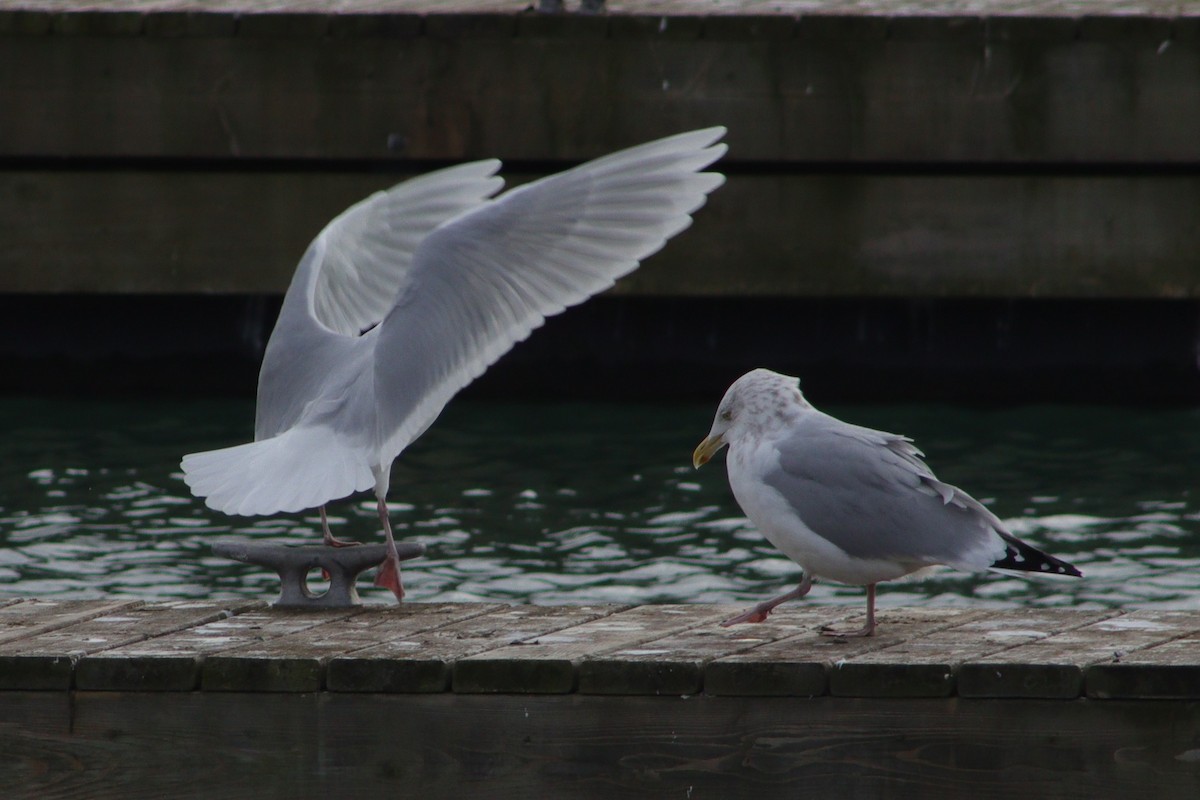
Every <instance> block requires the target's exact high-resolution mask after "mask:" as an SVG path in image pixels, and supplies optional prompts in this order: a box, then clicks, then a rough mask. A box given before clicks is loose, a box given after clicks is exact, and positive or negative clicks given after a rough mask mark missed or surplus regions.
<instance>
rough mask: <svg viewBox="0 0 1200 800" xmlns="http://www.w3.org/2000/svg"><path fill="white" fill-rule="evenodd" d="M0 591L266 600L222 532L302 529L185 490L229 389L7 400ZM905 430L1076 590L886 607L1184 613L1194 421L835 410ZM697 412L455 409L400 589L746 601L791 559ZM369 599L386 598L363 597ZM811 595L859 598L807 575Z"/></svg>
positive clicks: (1194, 505) (434, 462) (1002, 587)
mask: <svg viewBox="0 0 1200 800" xmlns="http://www.w3.org/2000/svg"><path fill="white" fill-rule="evenodd" d="M2 405H3V409H2V410H3V417H2V419H3V420H4V422H3V423H0V424H2V426H3V436H2V437H0V454H2V455H3V461H2V462H0V463H3V465H4V467H3V470H2V471H0V544H2V545H3V546H0V596H39V597H51V596H59V597H76V598H95V597H137V598H145V599H152V600H153V599H167V598H190V597H204V596H211V597H261V598H268V599H269V598H271V597H273V596H274V595H275V592H276V579H275V577H274V576H273V575H269V574H264V573H261V572H259V571H257V570H256V569H254V568H251V567H247V566H245V565H241V564H237V563H234V562H228V561H225V560H224V559H219V558H215V557H214V556H212V555H211V552H210V550H209V544H210V542H211V541H212V539H213V538H215V537H217V536H226V535H237V536H246V537H252V538H257V539H270V540H275V541H281V542H287V543H292V544H312V543H316V542H317V541H318V540H319V530H320V526H319V521H318V519H317V518H316V516H315V515H309V514H295V515H280V516H279V517H275V518H269V519H267V518H252V517H227V516H225V515H223V514H219V513H217V512H213V511H211V510H209V509H208V508H206V507H204V506H203V505H202V504H201V503H200V502H198V501H196V500H194V499H193V498H192V497H191V496H190V495H189V494H188V493H187V488H186V487H185V486H184V484H183V482H182V480H181V475H180V473H179V471H178V460H179V456H180V455H181V454H183V453H185V452H190V451H194V450H201V449H207V448H210V447H216V446H222V445H226V444H233V443H236V442H240V441H243V440H244V439H246V438H247V437H248V436H249V434H250V425H251V420H252V419H253V407H252V405H251V404H249V403H245V402H233V401H205V402H196V403H182V402H178V403H170V402H157V403H107V404H105V403H99V404H98V403H87V404H83V403H74V402H69V401H62V400H52V401H46V400H34V399H18V400H6V401H3V402H2ZM833 411H834V412H835V413H837V414H839V415H840V416H842V417H844V418H846V419H848V420H851V421H854V422H857V423H860V424H865V425H871V426H876V427H881V428H884V429H888V430H894V431H897V432H903V433H907V434H909V435H911V436H913V437H914V438H916V439H917V442H918V444H920V445H921V446H922V448H923V449H924V450H925V452H926V453H927V454H928V455H929V460H930V463H931V464H932V465H933V467H934V469H935V470H936V471H937V472H938V474H939V476H940V477H942V478H944V479H945V480H948V481H950V482H953V483H957V484H960V485H962V486H963V487H964V488H966V489H967V490H968V491H971V492H972V493H974V494H975V495H976V496H977V497H979V498H980V499H981V500H983V501H984V502H987V503H988V504H989V505H991V507H992V508H993V509H994V510H995V511H996V512H997V513H998V514H999V515H1000V516H1001V517H1002V518H1004V519H1006V520H1007V521H1008V522H1009V524H1010V525H1011V527H1012V529H1013V531H1014V533H1016V534H1017V535H1019V536H1021V537H1023V538H1026V539H1029V540H1030V541H1032V542H1034V543H1036V544H1038V545H1039V546H1042V547H1044V548H1046V549H1048V550H1049V551H1050V552H1052V553H1055V554H1056V555H1060V556H1062V557H1064V558H1066V559H1067V560H1069V561H1072V562H1073V563H1075V564H1076V565H1078V566H1079V567H1080V568H1082V569H1083V570H1084V571H1085V573H1086V574H1087V578H1086V579H1085V580H1082V581H1071V580H1054V579H1050V578H1043V579H1040V580H1030V579H1023V578H1013V577H1009V576H1006V575H992V576H988V577H985V578H979V577H977V576H973V575H968V574H964V573H959V572H955V571H951V570H946V571H943V572H939V573H937V574H935V575H934V576H933V577H930V578H927V579H925V580H922V581H919V582H902V583H895V584H890V585H889V586H887V587H886V588H881V594H882V597H881V605H882V606H883V607H884V608H886V607H888V606H894V605H899V604H924V603H934V604H940V605H963V604H975V605H989V606H1011V605H1025V604H1028V605H1035V606H1036V605H1042V606H1069V605H1075V606H1081V607H1100V606H1106V607H1107V606H1120V607H1147V608H1200V569H1198V568H1200V537H1198V536H1197V534H1198V533H1200V503H1198V502H1197V498H1196V493H1195V479H1196V475H1197V464H1198V463H1200V412H1197V411H1195V410H1186V409H1184V410H1181V409H1173V410H1172V409H1166V410H1162V409H1149V410H1148V409H1105V408H1068V407H1047V408H1022V409H1009V410H964V409H955V408H932V407H917V406H904V407H883V406H860V407H853V408H844V409H833ZM710 414H711V408H709V407H708V406H653V405H586V404H575V405H523V404H511V405H510V404H479V403H455V404H453V405H452V406H451V408H450V409H448V410H447V412H446V414H445V415H444V416H443V418H442V419H441V420H439V422H438V423H437V424H436V425H435V426H434V427H433V428H432V429H431V430H430V431H429V432H428V433H427V434H426V435H425V436H424V437H422V438H421V439H420V440H419V441H418V442H417V443H416V444H415V445H414V447H413V448H412V449H411V450H410V451H409V452H408V453H406V454H405V455H404V456H402V457H401V458H400V459H399V460H398V461H397V463H396V466H395V470H394V473H393V479H392V493H391V495H392V503H391V505H392V512H393V514H392V516H393V522H394V525H395V528H396V530H397V534H398V535H399V536H401V537H403V538H408V539H413V540H416V541H420V542H423V543H425V544H426V545H427V546H428V548H429V552H428V555H427V556H426V557H425V558H423V559H420V560H418V561H414V562H410V563H409V564H408V565H407V566H406V586H407V587H408V589H409V590H410V596H411V598H412V599H414V600H441V601H450V600H492V601H495V600H500V601H513V602H536V603H591V602H620V603H647V602H730V601H750V600H758V599H762V598H763V597H764V596H766V595H768V594H771V593H775V592H778V591H780V590H781V589H782V588H784V587H786V586H787V585H788V584H790V583H792V582H794V581H796V580H797V579H798V575H799V573H798V570H797V568H796V567H795V566H794V565H793V564H792V563H791V562H790V561H788V560H787V559H786V558H783V557H782V556H780V555H779V554H778V553H777V552H776V551H775V550H774V549H773V548H771V547H770V546H769V545H767V544H766V543H765V542H764V541H762V539H761V538H760V537H759V536H758V534H757V533H756V532H755V531H754V530H753V529H752V528H751V527H750V526H749V524H748V523H747V522H746V521H745V520H744V519H743V518H742V517H741V514H740V512H739V511H738V509H737V507H736V505H735V504H734V502H733V499H732V497H731V495H730V493H729V490H728V486H727V485H726V482H725V476H724V468H723V465H722V464H720V463H716V464H714V465H713V466H711V467H709V468H708V469H706V470H702V471H701V472H698V473H697V472H694V471H693V470H692V469H691V466H690V464H689V457H690V453H691V448H692V447H693V446H694V445H695V443H696V442H697V441H698V440H699V439H700V438H701V437H702V436H703V434H704V433H705V432H706V431H707V430H708V424H709V422H710ZM330 511H331V523H332V525H333V526H334V528H335V533H336V534H337V535H338V536H343V537H349V538H357V539H361V540H365V541H378V539H379V534H378V532H377V530H376V526H377V521H376V518H375V510H374V504H373V501H372V500H371V499H370V496H369V495H365V496H362V497H360V498H355V499H351V500H347V501H342V502H339V503H336V504H334V505H333V506H332V507H331V509H330ZM362 591H363V594H364V597H366V598H368V599H369V600H371V601H375V602H388V601H389V597H390V595H388V593H387V592H384V591H381V590H375V589H373V588H368V587H364V588H363V590H362ZM812 597H813V601H814V602H827V603H856V604H857V603H861V602H862V590H861V589H856V588H850V587H839V586H835V585H826V586H819V587H817V589H816V590H814V593H813V595H812Z"/></svg>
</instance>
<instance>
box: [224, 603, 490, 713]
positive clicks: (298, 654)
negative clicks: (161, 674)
mask: <svg viewBox="0 0 1200 800" xmlns="http://www.w3.org/2000/svg"><path fill="white" fill-rule="evenodd" d="M501 608H505V606H501V605H498V604H484V603H452V604H440V603H439V604H429V603H405V604H403V605H401V606H367V607H364V608H362V609H360V610H359V612H358V613H355V614H354V615H353V616H350V617H346V618H339V617H334V618H331V619H330V620H328V621H325V622H323V623H322V624H320V625H317V626H312V627H307V628H297V629H295V630H291V631H288V632H287V633H284V634H283V635H281V636H277V637H273V638H271V639H267V640H263V641H254V642H251V643H248V644H243V645H241V646H239V647H236V648H233V649H231V650H226V651H223V652H221V653H220V654H219V655H216V656H212V657H210V658H209V659H207V660H206V662H205V664H204V666H203V668H202V672H201V675H202V678H201V686H202V687H203V688H204V689H220V690H224V691H272V692H276V691H279V692H315V691H320V690H321V689H323V688H325V686H326V680H325V673H326V665H327V664H328V662H329V661H330V659H332V658H334V657H336V656H340V655H345V654H350V653H354V652H355V651H359V650H363V649H367V648H370V647H373V646H375V645H377V644H379V642H380V641H388V642H395V641H397V640H398V639H401V638H406V637H411V636H415V635H418V634H420V633H423V632H426V631H429V630H432V629H435V628H439V627H443V626H446V625H450V624H453V623H455V622H459V621H462V620H467V619H471V618H474V617H477V616H480V615H482V614H486V613H488V612H489V611H494V610H497V609H501Z"/></svg>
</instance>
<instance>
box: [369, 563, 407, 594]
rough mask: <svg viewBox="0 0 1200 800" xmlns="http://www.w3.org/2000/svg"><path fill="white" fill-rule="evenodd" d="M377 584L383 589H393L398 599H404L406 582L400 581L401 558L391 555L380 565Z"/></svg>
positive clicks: (376, 577)
mask: <svg viewBox="0 0 1200 800" xmlns="http://www.w3.org/2000/svg"><path fill="white" fill-rule="evenodd" d="M375 585H376V586H378V587H380V588H381V589H391V590H392V594H394V595H396V599H397V600H403V599H404V584H402V583H401V582H400V559H398V558H396V557H395V556H394V555H389V556H388V557H387V558H386V559H384V562H383V563H382V564H380V565H379V571H378V572H376V573H375Z"/></svg>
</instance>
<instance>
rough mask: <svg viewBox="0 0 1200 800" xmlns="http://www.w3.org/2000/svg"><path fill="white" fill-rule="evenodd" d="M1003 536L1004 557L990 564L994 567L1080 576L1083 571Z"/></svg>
mask: <svg viewBox="0 0 1200 800" xmlns="http://www.w3.org/2000/svg"><path fill="white" fill-rule="evenodd" d="M1001 536H1004V542H1005V551H1004V558H1002V559H1000V560H999V561H997V562H995V563H994V564H992V567H993V568H994V569H1013V570H1019V571H1021V572H1041V573H1043V574H1045V575H1072V576H1074V577H1076V578H1082V577H1083V573H1082V572H1080V571H1079V570H1078V569H1076V568H1075V567H1073V566H1072V565H1070V564H1068V563H1067V562H1066V561H1063V560H1062V559H1060V558H1055V557H1054V556H1051V555H1047V554H1046V553H1043V552H1042V551H1041V550H1038V549H1037V548H1036V547H1033V546H1032V545H1028V544H1025V543H1024V542H1022V541H1021V540H1020V539H1018V538H1017V537H1015V536H1005V535H1004V534H1001Z"/></svg>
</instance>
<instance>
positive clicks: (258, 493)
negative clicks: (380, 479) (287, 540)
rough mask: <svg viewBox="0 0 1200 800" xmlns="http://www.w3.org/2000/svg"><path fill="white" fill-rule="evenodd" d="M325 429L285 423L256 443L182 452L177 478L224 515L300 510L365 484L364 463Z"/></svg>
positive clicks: (368, 479)
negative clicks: (285, 427)
mask: <svg viewBox="0 0 1200 800" xmlns="http://www.w3.org/2000/svg"><path fill="white" fill-rule="evenodd" d="M355 456H356V454H355V452H354V451H353V450H351V449H350V448H347V447H344V446H341V445H340V444H339V442H338V440H337V437H336V435H335V434H334V433H333V432H332V431H330V430H328V429H327V428H317V427H311V428H310V427H300V428H291V429H289V430H287V431H284V432H283V433H281V434H279V435H278V436H273V437H271V438H270V439H264V440H262V441H259V442H250V443H249V444H240V445H237V446H235V447H226V448H224V449H221V450H209V451H206V452H203V453H191V454H189V455H186V456H184V457H183V461H182V462H181V463H180V466H182V467H183V480H184V482H185V483H187V485H188V486H189V487H190V488H191V490H192V494H194V495H196V496H197V497H203V498H204V503H205V505H207V506H208V507H209V508H212V509H215V510H217V511H223V512H225V513H226V514H244V515H253V514H276V513H279V512H281V511H303V510H304V509H307V508H314V507H316V506H319V505H323V504H325V503H327V502H329V501H330V500H336V499H337V498H339V497H345V496H346V495H348V494H351V493H353V492H356V491H362V490H364V489H369V488H371V486H373V485H374V483H375V477H374V474H373V473H372V471H371V469H370V467H368V466H367V465H366V464H364V463H363V462H362V458H361V456H359V457H355Z"/></svg>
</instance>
